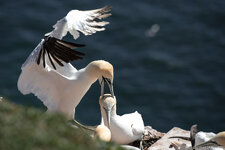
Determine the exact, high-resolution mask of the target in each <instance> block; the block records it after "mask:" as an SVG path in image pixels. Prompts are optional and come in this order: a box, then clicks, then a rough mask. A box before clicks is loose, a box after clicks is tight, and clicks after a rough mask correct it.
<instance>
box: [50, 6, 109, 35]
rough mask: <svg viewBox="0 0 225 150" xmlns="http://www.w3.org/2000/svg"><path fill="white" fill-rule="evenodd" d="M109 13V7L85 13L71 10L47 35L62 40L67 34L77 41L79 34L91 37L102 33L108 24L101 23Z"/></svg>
mask: <svg viewBox="0 0 225 150" xmlns="http://www.w3.org/2000/svg"><path fill="white" fill-rule="evenodd" d="M110 11H111V7H110V6H105V7H103V8H100V9H95V10H87V11H80V10H71V11H70V12H69V13H68V14H67V15H66V17H64V18H63V19H61V20H59V21H58V22H57V23H56V24H55V25H54V26H53V27H54V30H53V31H52V32H50V33H48V34H47V35H51V36H53V37H55V38H58V39H62V38H63V37H64V36H65V35H66V34H67V32H69V33H70V34H71V35H73V38H74V39H77V38H78V37H79V36H80V34H79V32H81V33H83V34H84V35H91V34H94V33H96V32H97V31H104V30H105V28H104V26H105V25H107V24H109V22H106V21H102V19H105V18H107V17H109V16H111V13H109V12H110ZM78 31H79V32H78Z"/></svg>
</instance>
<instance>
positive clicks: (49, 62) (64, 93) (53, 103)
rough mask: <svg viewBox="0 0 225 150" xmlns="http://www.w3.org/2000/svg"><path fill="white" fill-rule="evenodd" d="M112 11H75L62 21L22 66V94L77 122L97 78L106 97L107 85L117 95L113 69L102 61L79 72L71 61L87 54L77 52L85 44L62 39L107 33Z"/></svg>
mask: <svg viewBox="0 0 225 150" xmlns="http://www.w3.org/2000/svg"><path fill="white" fill-rule="evenodd" d="M110 10H111V8H110V7H109V6H106V7H104V8H100V9H95V10H88V11H80V10H71V11H70V12H69V13H68V14H67V15H66V16H65V17H64V18H62V19H61V20H59V21H58V22H57V23H56V24H55V25H54V26H53V27H54V30H53V31H52V32H50V33H47V34H45V37H44V38H43V39H42V40H41V42H40V43H39V44H38V46H37V47H36V48H35V49H34V50H33V52H32V53H31V54H30V56H29V57H28V58H27V60H26V61H25V63H24V64H23V65H22V68H21V70H22V72H21V74H20V77H19V79H18V83H17V86H18V89H19V91H20V92H21V93H22V94H24V95H25V94H29V93H33V94H34V95H35V96H37V97H38V98H39V99H40V100H41V101H42V102H43V103H44V105H45V106H46V107H47V109H48V110H47V111H48V112H55V111H57V112H60V113H63V114H64V115H65V116H66V117H67V118H68V119H69V120H70V119H74V115H75V108H76V106H77V105H78V104H79V102H80V100H81V99H82V97H83V96H84V95H85V93H86V92H87V91H88V89H89V88H90V86H91V85H92V84H93V83H94V82H95V81H96V80H97V79H98V80H99V82H100V84H101V91H102V94H103V93H104V82H106V83H107V84H108V86H109V88H110V92H111V94H113V87H112V83H113V66H112V65H111V64H110V63H108V62H106V61H103V60H98V61H93V62H91V63H89V64H88V65H87V66H86V67H85V68H83V69H80V70H77V69H76V68H75V67H73V66H72V65H71V64H70V62H71V61H73V60H77V59H82V56H83V55H84V54H83V53H81V52H78V51H74V50H73V49H74V48H76V47H82V46H84V45H82V44H75V43H71V42H66V41H63V40H62V38H63V37H64V36H65V35H66V34H67V32H69V33H70V34H71V35H72V36H73V38H74V39H77V38H78V37H79V32H81V33H83V34H84V35H91V34H93V33H96V32H97V31H103V30H105V28H104V26H105V25H107V24H109V22H106V21H102V19H104V18H106V17H108V16H110V15H111V14H110V13H108V12H109V11H110Z"/></svg>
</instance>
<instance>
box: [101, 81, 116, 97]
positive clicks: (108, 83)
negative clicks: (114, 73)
mask: <svg viewBox="0 0 225 150" xmlns="http://www.w3.org/2000/svg"><path fill="white" fill-rule="evenodd" d="M102 79H103V81H104V82H105V83H106V84H107V85H108V87H109V90H110V94H111V95H112V97H114V91H113V84H112V82H111V80H110V79H108V78H104V77H102ZM103 81H102V82H103ZM104 82H103V83H101V96H103V95H104Z"/></svg>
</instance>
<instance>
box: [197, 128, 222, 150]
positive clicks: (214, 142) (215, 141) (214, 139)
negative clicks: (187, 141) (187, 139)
mask: <svg viewBox="0 0 225 150" xmlns="http://www.w3.org/2000/svg"><path fill="white" fill-rule="evenodd" d="M195 149H196V150H204V149H207V150H225V131H223V132H219V133H218V134H216V135H215V134H214V133H205V132H199V133H197V134H196V146H195Z"/></svg>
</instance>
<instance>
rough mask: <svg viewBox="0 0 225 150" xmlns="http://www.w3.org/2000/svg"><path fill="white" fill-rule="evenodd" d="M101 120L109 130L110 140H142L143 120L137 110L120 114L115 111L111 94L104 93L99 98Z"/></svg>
mask: <svg viewBox="0 0 225 150" xmlns="http://www.w3.org/2000/svg"><path fill="white" fill-rule="evenodd" d="M99 104H100V108H101V114H102V117H103V120H102V122H103V123H104V124H105V125H106V126H107V127H108V128H109V130H110V131H111V136H112V137H111V141H113V142H115V143H117V144H129V143H131V142H134V141H136V140H142V136H143V134H144V131H145V130H144V122H143V119H142V117H141V114H139V113H138V112H137V111H136V112H134V113H130V114H124V115H122V116H120V115H117V113H116V98H115V96H112V95H111V94H104V95H103V96H101V97H100V98H99Z"/></svg>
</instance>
